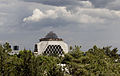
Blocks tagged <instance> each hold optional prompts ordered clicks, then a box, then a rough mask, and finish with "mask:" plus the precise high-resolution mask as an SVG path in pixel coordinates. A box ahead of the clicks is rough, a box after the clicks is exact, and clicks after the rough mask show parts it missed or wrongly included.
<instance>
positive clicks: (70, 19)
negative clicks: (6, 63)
mask: <svg viewBox="0 0 120 76" xmlns="http://www.w3.org/2000/svg"><path fill="white" fill-rule="evenodd" d="M119 4H120V0H0V42H1V43H4V42H6V41H8V42H10V43H11V44H12V45H20V47H22V48H27V49H33V47H34V44H35V43H36V42H38V41H39V39H40V38H43V37H44V36H45V35H46V34H47V33H48V32H49V31H54V32H55V33H57V35H58V36H59V37H60V38H63V39H64V41H65V42H66V43H68V44H69V45H81V46H82V49H83V50H87V49H89V48H91V47H92V46H93V45H97V46H99V47H103V46H111V45H112V46H113V47H117V48H118V49H120V35H119V32H120V30H119V29H120V5H119Z"/></svg>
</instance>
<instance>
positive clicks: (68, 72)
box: [0, 43, 120, 76]
mask: <svg viewBox="0 0 120 76" xmlns="http://www.w3.org/2000/svg"><path fill="white" fill-rule="evenodd" d="M80 48H81V46H75V47H72V46H71V47H70V50H71V51H70V52H69V53H67V54H65V55H64V57H62V56H61V57H60V56H58V55H57V54H54V55H39V56H34V54H33V53H32V52H31V51H30V50H26V49H24V50H21V51H20V52H19V54H18V55H9V53H10V52H11V51H12V50H11V49H10V48H9V43H5V44H4V45H0V76H120V57H119V55H118V54H117V52H118V49H117V48H114V49H111V47H103V48H98V47H97V46H93V48H91V49H89V50H88V51H86V52H83V51H81V50H80ZM62 64H64V66H62Z"/></svg>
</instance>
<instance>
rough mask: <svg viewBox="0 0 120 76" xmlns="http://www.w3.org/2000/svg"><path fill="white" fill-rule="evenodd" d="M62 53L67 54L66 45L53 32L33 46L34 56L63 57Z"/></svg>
mask: <svg viewBox="0 0 120 76" xmlns="http://www.w3.org/2000/svg"><path fill="white" fill-rule="evenodd" d="M64 53H68V45H67V44H66V43H65V42H64V41H63V39H61V38H58V36H57V35H56V34H55V33H53V32H49V33H48V34H47V35H46V36H45V38H41V39H40V41H39V43H36V44H35V49H34V54H36V55H40V54H46V55H50V54H56V55H63V54H64Z"/></svg>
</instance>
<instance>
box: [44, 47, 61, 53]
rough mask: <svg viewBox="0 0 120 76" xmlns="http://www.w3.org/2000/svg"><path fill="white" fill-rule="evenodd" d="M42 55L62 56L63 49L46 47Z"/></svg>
mask: <svg viewBox="0 0 120 76" xmlns="http://www.w3.org/2000/svg"><path fill="white" fill-rule="evenodd" d="M44 54H48V55H49V54H58V55H62V54H63V49H62V48H61V46H60V45H48V47H47V48H46V50H45V51H44Z"/></svg>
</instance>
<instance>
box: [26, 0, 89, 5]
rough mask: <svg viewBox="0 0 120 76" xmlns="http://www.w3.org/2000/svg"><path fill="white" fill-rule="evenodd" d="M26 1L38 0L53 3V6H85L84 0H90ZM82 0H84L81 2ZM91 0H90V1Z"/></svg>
mask: <svg viewBox="0 0 120 76" xmlns="http://www.w3.org/2000/svg"><path fill="white" fill-rule="evenodd" d="M24 1H26V2H37V3H42V4H46V5H52V6H67V5H72V6H84V1H88V0H24ZM81 1H83V2H82V3H81ZM88 2H89V1H88Z"/></svg>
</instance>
